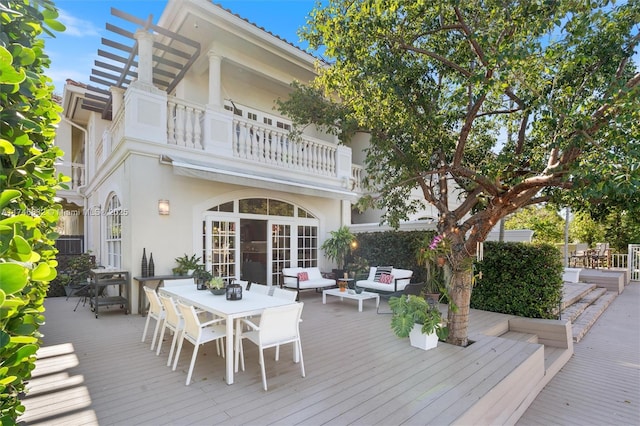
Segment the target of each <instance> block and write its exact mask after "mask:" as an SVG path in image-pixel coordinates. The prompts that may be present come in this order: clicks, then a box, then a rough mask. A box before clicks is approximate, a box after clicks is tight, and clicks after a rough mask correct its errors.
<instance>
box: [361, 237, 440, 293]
mask: <svg viewBox="0 0 640 426" xmlns="http://www.w3.org/2000/svg"><path fill="white" fill-rule="evenodd" d="M435 235H436V232H435V231H385V232H368V233H362V234H355V236H356V241H357V246H358V247H357V249H355V250H354V251H353V253H352V256H359V257H361V258H363V259H366V261H367V262H368V263H369V265H371V266H380V265H391V266H393V267H395V268H400V269H411V270H412V271H413V276H412V278H411V282H426V281H427V271H426V268H425V267H424V266H420V265H419V264H418V261H417V259H416V253H417V252H418V250H419V249H420V247H422V243H423V240H424V239H425V238H427V239H431V238H433V237H434V236H435ZM349 259H352V258H349ZM349 261H350V260H349Z"/></svg>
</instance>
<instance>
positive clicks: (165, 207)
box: [158, 200, 169, 216]
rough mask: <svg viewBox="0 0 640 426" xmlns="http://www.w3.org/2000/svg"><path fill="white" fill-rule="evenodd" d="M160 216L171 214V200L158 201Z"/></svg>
mask: <svg viewBox="0 0 640 426" xmlns="http://www.w3.org/2000/svg"><path fill="white" fill-rule="evenodd" d="M158 214H159V215H161V216H166V215H168V214H169V200H158Z"/></svg>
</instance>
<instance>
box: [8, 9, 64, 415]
mask: <svg viewBox="0 0 640 426" xmlns="http://www.w3.org/2000/svg"><path fill="white" fill-rule="evenodd" d="M57 15H58V14H57V11H56V9H55V7H54V5H53V3H52V2H50V1H49V0H35V1H34V0H21V1H20V0H15V1H10V2H2V13H0V168H1V169H2V170H0V277H2V279H0V423H1V424H3V425H11V424H14V423H15V422H16V419H17V418H18V417H19V416H20V415H21V414H22V413H23V412H24V406H23V405H22V404H21V402H20V399H19V396H20V394H21V393H23V392H24V391H25V384H24V383H25V382H24V381H25V380H26V379H28V378H29V377H31V371H32V370H33V369H34V368H35V353H36V351H37V350H38V347H39V344H40V340H39V339H40V337H41V335H40V333H39V332H38V328H39V327H40V325H41V324H43V323H44V316H43V312H44V306H43V303H44V299H45V295H46V292H47V288H48V285H49V282H50V281H51V280H52V279H54V278H55V276H56V266H57V263H56V260H55V254H56V249H55V247H54V239H55V238H56V237H57V234H56V233H55V232H54V230H55V226H56V223H57V221H58V211H59V209H60V206H59V205H56V204H55V203H54V196H55V191H56V189H58V188H60V185H59V184H60V182H62V181H68V180H69V179H68V178H63V177H61V176H56V174H55V166H54V163H55V161H56V159H57V158H58V157H60V156H62V152H61V151H60V150H59V149H58V148H56V147H54V146H53V138H54V136H55V126H54V124H55V123H56V122H58V121H59V117H58V112H59V111H60V110H61V108H60V107H59V106H58V105H57V104H56V103H55V102H54V101H53V96H52V92H53V87H52V86H51V79H50V78H48V77H46V76H45V75H44V74H43V70H44V68H46V67H48V65H49V58H48V57H47V56H46V55H45V54H44V41H43V40H42V39H41V38H40V36H41V33H42V32H43V31H44V32H47V33H48V34H50V35H51V33H50V31H49V30H47V29H46V28H45V25H46V26H48V27H49V28H52V29H55V30H59V29H63V28H64V27H63V26H62V25H61V24H59V23H58V22H56V21H55V18H56V17H57Z"/></svg>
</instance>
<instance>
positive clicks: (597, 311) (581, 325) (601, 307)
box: [572, 291, 618, 343]
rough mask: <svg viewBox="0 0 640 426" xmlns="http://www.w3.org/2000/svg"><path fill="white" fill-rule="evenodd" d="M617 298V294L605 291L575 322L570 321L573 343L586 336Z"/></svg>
mask: <svg viewBox="0 0 640 426" xmlns="http://www.w3.org/2000/svg"><path fill="white" fill-rule="evenodd" d="M617 296H618V293H617V292H615V291H605V292H604V294H603V295H602V296H601V297H599V298H598V299H597V300H595V301H594V302H593V303H591V304H590V305H589V306H588V307H587V308H586V309H585V310H584V311H583V312H582V314H581V315H580V316H579V317H577V319H576V320H575V321H572V323H573V324H572V325H573V327H572V334H573V341H574V342H576V343H577V342H579V341H580V340H581V339H582V338H583V337H584V335H585V334H587V332H588V331H589V329H590V328H591V327H592V326H593V324H595V322H596V321H597V319H598V318H600V315H602V313H603V312H604V311H605V310H606V309H607V307H608V306H609V305H610V304H611V302H613V300H614V299H615V298H616V297H617Z"/></svg>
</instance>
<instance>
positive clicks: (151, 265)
mask: <svg viewBox="0 0 640 426" xmlns="http://www.w3.org/2000/svg"><path fill="white" fill-rule="evenodd" d="M148 272H149V276H150V277H153V276H155V274H156V265H155V264H154V263H153V253H149V270H148Z"/></svg>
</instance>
